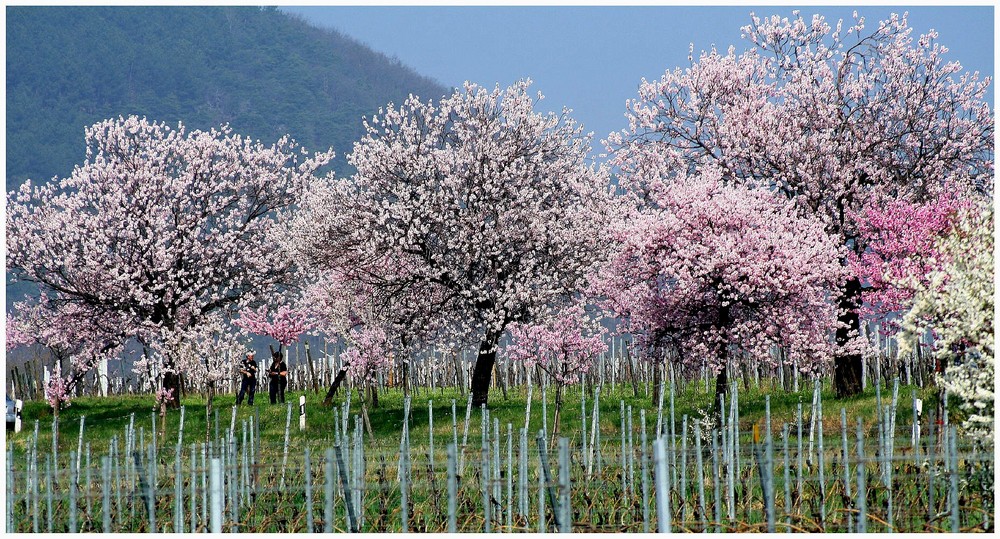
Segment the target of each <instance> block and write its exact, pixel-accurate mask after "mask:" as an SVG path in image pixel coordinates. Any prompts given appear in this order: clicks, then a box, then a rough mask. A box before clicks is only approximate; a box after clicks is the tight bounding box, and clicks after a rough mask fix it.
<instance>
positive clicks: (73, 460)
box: [56, 450, 80, 533]
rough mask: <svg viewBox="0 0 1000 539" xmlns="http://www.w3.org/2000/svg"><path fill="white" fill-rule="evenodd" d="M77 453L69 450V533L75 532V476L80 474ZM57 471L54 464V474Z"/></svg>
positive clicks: (57, 468)
mask: <svg viewBox="0 0 1000 539" xmlns="http://www.w3.org/2000/svg"><path fill="white" fill-rule="evenodd" d="M77 455H78V453H76V452H75V451H72V450H70V452H69V478H68V479H69V533H76V506H77V503H76V498H77V495H76V494H77V492H76V491H77V484H76V478H77V477H79V475H80V467H79V465H78V464H77V463H78V462H79V461H78V460H77ZM58 473H59V467H58V465H57V466H56V474H57V475H58Z"/></svg>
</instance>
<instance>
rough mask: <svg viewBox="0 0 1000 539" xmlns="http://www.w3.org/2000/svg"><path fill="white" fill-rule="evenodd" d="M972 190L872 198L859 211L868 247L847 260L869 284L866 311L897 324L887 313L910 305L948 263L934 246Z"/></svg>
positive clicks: (891, 325)
mask: <svg viewBox="0 0 1000 539" xmlns="http://www.w3.org/2000/svg"><path fill="white" fill-rule="evenodd" d="M973 196H974V195H970V194H963V193H962V192H961V191H959V190H958V189H957V188H956V189H951V190H945V191H943V192H942V193H941V194H939V195H938V196H937V197H935V198H933V199H931V200H929V201H928V202H925V203H913V202H908V201H905V200H899V199H888V200H881V201H878V200H873V201H872V202H871V203H870V205H869V206H867V207H866V208H865V209H864V210H863V212H862V215H861V216H858V217H857V218H856V219H857V222H858V235H859V238H858V241H860V242H862V243H863V244H864V245H865V246H866V249H865V251H864V252H863V253H862V254H861V255H860V256H858V255H857V254H856V253H853V252H852V253H850V254H849V256H848V264H849V267H850V269H851V271H852V272H854V273H855V274H856V275H857V276H858V277H859V278H861V279H862V281H863V282H864V283H866V284H867V285H868V288H866V289H865V291H864V292H863V293H862V298H863V299H864V300H865V304H864V305H862V307H861V313H862V315H864V316H866V317H869V318H882V319H884V322H885V325H886V327H889V328H891V329H892V330H893V331H895V330H896V329H898V324H897V323H896V322H895V321H893V320H892V319H888V318H885V317H886V315H887V314H890V313H898V312H901V311H903V310H905V309H908V308H909V306H910V304H911V303H912V300H913V295H914V293H915V292H916V291H917V290H918V289H920V288H923V287H926V286H927V285H928V284H929V275H930V274H931V273H932V272H933V271H935V270H937V269H939V268H940V267H941V266H942V264H945V263H947V262H948V261H947V260H944V259H943V258H942V256H941V253H938V252H937V249H936V247H935V244H936V242H937V241H938V240H939V238H941V237H943V235H944V234H945V233H946V232H947V231H948V230H949V229H950V228H951V227H952V225H953V223H954V221H955V219H956V218H957V216H958V215H959V214H960V212H962V211H965V210H967V209H968V208H970V207H971V204H972V200H973Z"/></svg>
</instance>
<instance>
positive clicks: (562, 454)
mask: <svg viewBox="0 0 1000 539" xmlns="http://www.w3.org/2000/svg"><path fill="white" fill-rule="evenodd" d="M559 497H560V501H559V512H560V517H559V524H560V527H559V531H560V532H561V533H571V532H572V531H573V530H572V521H573V511H572V509H571V508H570V483H569V438H566V437H560V438H559Z"/></svg>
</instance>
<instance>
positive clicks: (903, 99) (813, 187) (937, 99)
mask: <svg viewBox="0 0 1000 539" xmlns="http://www.w3.org/2000/svg"><path fill="white" fill-rule="evenodd" d="M793 13H794V17H793V18H791V19H788V18H780V17H778V16H774V17H771V18H758V17H756V16H753V15H752V22H751V24H749V25H747V26H745V27H744V28H743V35H744V37H745V38H746V39H747V40H748V41H749V44H750V48H749V49H747V50H745V51H744V52H742V53H739V54H738V53H737V52H736V49H735V48H733V47H731V48H730V49H729V50H728V51H726V52H725V53H720V52H718V51H716V50H714V49H713V50H711V51H708V52H702V53H700V54H699V55H697V56H695V55H694V51H693V50H692V55H691V59H692V64H691V66H690V67H688V68H686V69H676V70H673V71H668V72H666V73H665V74H664V75H663V76H662V77H661V78H660V80H654V81H645V80H644V81H643V82H642V84H641V85H640V87H639V95H638V99H634V100H631V101H629V102H628V103H627V116H628V121H629V126H628V129H626V130H624V131H622V132H619V133H613V134H611V135H610V136H609V137H608V146H609V150H611V151H613V152H614V157H613V163H614V164H615V165H617V166H618V167H619V168H620V169H621V171H622V181H623V182H626V183H627V182H633V183H637V184H638V187H636V188H634V189H633V191H636V192H645V191H651V192H656V191H661V190H663V189H665V188H666V187H667V186H669V180H670V179H671V178H673V177H674V176H675V175H677V174H680V175H684V174H686V173H687V172H689V171H691V170H697V169H699V168H701V167H703V166H705V165H706V164H713V165H714V166H717V167H720V168H721V169H722V170H723V171H724V175H725V176H726V177H727V178H728V180H729V181H734V182H738V183H741V184H745V185H748V186H751V187H761V188H769V189H773V190H775V191H776V192H778V193H781V194H782V195H784V196H786V197H787V198H788V199H790V200H792V201H794V202H795V204H796V205H797V206H798V207H799V208H800V209H801V210H802V211H803V212H806V213H808V214H811V215H814V216H815V217H817V218H818V219H821V220H822V222H823V223H824V225H825V226H826V230H827V232H829V233H830V234H832V235H834V237H835V238H837V240H838V241H839V242H840V243H842V244H844V245H848V246H849V247H850V248H852V249H853V250H854V252H855V254H856V255H860V254H861V253H863V252H864V250H865V245H864V244H863V242H860V241H858V223H857V221H856V216H858V215H860V210H861V209H862V205H863V203H864V201H865V199H866V196H863V195H866V194H868V193H872V192H875V193H884V194H886V195H889V196H892V197H895V198H898V199H900V200H904V201H912V202H919V201H923V200H927V199H928V198H929V197H933V196H934V195H935V194H936V193H939V192H941V191H942V190H943V189H945V188H946V183H945V179H948V180H949V181H951V182H955V183H959V184H963V185H971V186H975V187H977V188H979V189H980V190H988V189H989V188H990V186H991V185H992V181H993V180H992V176H993V130H994V127H993V113H992V107H991V106H990V104H989V103H988V102H987V92H988V87H989V85H990V82H991V81H990V79H989V78H980V76H979V74H978V73H968V72H963V71H962V68H961V65H960V64H959V63H958V62H954V61H947V60H946V59H945V54H946V53H947V48H945V47H943V46H941V45H940V44H938V43H937V42H936V39H937V34H936V33H934V32H930V33H928V34H926V35H922V36H919V37H918V38H916V39H914V37H913V36H912V30H911V29H910V28H909V27H908V25H907V21H906V16H905V15H904V16H902V17H899V16H896V15H893V16H892V17H891V18H890V19H888V20H885V21H880V22H879V24H878V25H877V26H876V27H874V28H873V29H868V28H867V26H866V25H865V21H864V19H863V18H859V17H857V15H855V20H854V22H853V24H851V25H850V26H848V27H847V28H844V26H843V25H842V24H841V23H840V22H838V23H837V24H836V26H835V27H832V26H831V25H830V24H828V23H827V22H826V20H824V19H823V18H822V17H820V16H818V15H816V16H813V18H812V20H805V19H803V18H802V17H801V16H799V14H798V12H793ZM860 289H861V286H860V284H859V282H858V280H857V279H856V278H852V277H850V276H849V275H847V274H845V275H844V277H843V280H842V282H841V291H840V293H839V294H838V296H839V298H837V299H838V303H839V307H840V308H841V309H842V321H843V322H844V323H845V325H844V326H842V327H841V328H839V330H838V332H837V338H838V342H839V343H840V344H847V343H848V342H849V341H850V340H851V337H852V336H853V334H856V333H857V331H858V329H859V327H860V325H859V317H858V314H857V313H856V311H855V308H856V307H857V305H858V303H859V301H858V294H859V293H860ZM838 356H839V357H838V358H837V362H836V363H837V369H836V370H835V377H834V381H835V387H836V388H837V390H838V394H841V395H846V394H852V393H856V392H860V390H861V383H860V374H861V356H860V354H859V353H857V351H856V350H853V351H852V350H841V351H840V352H839V354H838Z"/></svg>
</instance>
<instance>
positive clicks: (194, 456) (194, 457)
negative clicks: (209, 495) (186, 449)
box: [188, 443, 198, 533]
mask: <svg viewBox="0 0 1000 539" xmlns="http://www.w3.org/2000/svg"><path fill="white" fill-rule="evenodd" d="M197 451H198V450H197V448H196V444H194V443H192V444H191V472H190V475H189V476H188V477H190V478H191V479H190V487H191V488H190V491H189V493H188V497H189V499H188V502H189V504H190V518H191V533H195V532H197V531H198V522H197V516H196V515H197V514H198V507H197V504H198V502H197V497H198V491H197V489H198V481H197V477H196V475H195V474H196V473H197V466H198V453H197Z"/></svg>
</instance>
